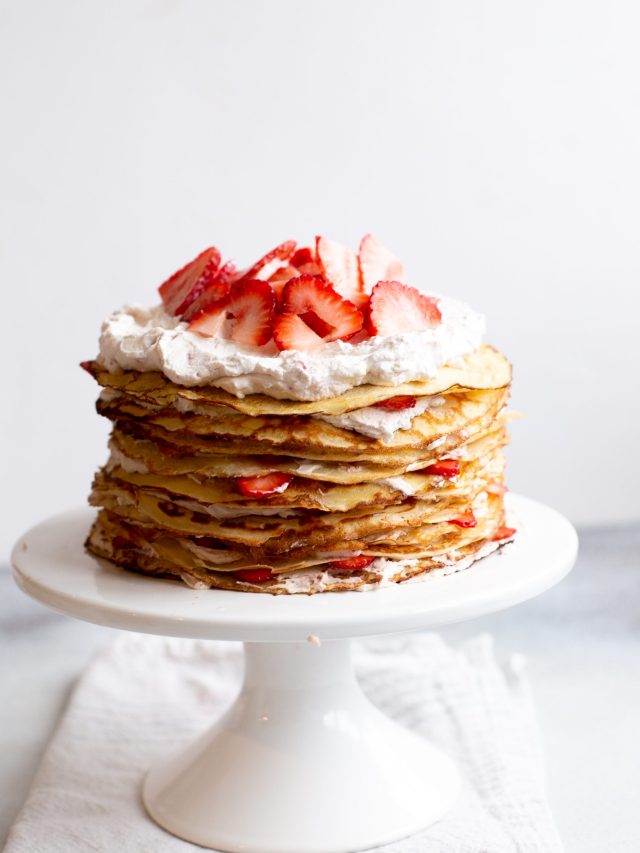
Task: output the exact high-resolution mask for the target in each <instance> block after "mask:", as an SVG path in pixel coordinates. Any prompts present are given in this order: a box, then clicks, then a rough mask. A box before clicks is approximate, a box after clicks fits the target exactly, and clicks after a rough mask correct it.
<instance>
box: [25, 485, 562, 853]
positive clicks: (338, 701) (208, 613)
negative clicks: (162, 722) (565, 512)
mask: <svg viewBox="0 0 640 853" xmlns="http://www.w3.org/2000/svg"><path fill="white" fill-rule="evenodd" d="M509 497H510V500H509V512H510V515H511V517H512V519H513V523H514V524H515V525H517V527H518V530H519V532H518V536H517V537H516V539H515V541H514V542H512V543H509V544H508V545H506V546H505V548H504V549H502V550H501V551H499V552H497V553H495V554H493V555H491V556H489V557H486V558H485V559H484V560H482V561H480V562H479V563H477V564H475V565H474V566H473V567H472V568H470V569H469V570H468V571H461V572H458V573H455V574H451V575H448V576H445V575H443V574H442V573H437V574H435V575H431V576H428V577H426V578H424V579H423V580H422V581H421V582H416V583H408V584H401V585H399V586H394V587H387V588H381V589H377V590H374V591H368V592H337V593H325V594H322V595H313V596H306V595H284V596H282V595H280V596H272V595H266V594H248V593H241V592H230V591H227V590H193V589H190V588H188V587H186V586H184V585H182V584H180V583H177V582H175V581H171V580H160V579H150V578H147V577H144V576H141V575H136V574H133V573H130V572H126V571H123V570H121V569H118V568H116V567H114V566H111V565H110V564H109V563H107V562H105V561H101V560H97V559H95V558H93V557H91V556H89V555H87V554H86V553H85V551H84V547H83V543H84V540H85V538H86V535H87V532H88V529H89V526H90V524H91V521H92V520H93V516H94V513H93V512H92V511H90V510H88V509H87V510H84V509H83V510H76V511H71V512H68V513H64V514H62V515H58V516H54V517H53V518H50V519H48V520H47V521H44V522H42V523H41V524H39V525H37V526H36V527H34V528H32V529H31V530H30V531H29V532H28V533H26V534H25V535H24V536H23V537H22V538H21V539H20V540H19V541H18V543H17V544H16V546H15V548H14V551H13V555H12V564H13V568H14V575H15V579H16V581H17V583H18V585H19V586H20V587H21V588H22V589H23V590H24V592H26V593H27V594H28V595H31V596H33V598H35V599H37V600H38V601H40V602H42V603H43V604H46V605H47V606H49V607H51V608H53V609H54V610H57V611H59V612H61V613H65V614H68V615H70V616H75V617H76V618H79V619H84V620H86V621H89V622H96V623H98V624H100V625H108V626H111V627H114V628H124V629H127V630H131V631H142V632H146V633H149V634H161V635H169V636H174V637H192V638H198V639H207V640H239V641H242V642H244V644H245V645H244V649H245V675H244V683H243V686H242V689H241V691H240V694H239V696H238V698H237V699H236V701H235V702H234V704H233V705H232V706H231V708H230V709H229V710H228V711H227V712H226V713H225V714H224V715H223V716H222V717H221V718H220V719H218V720H217V721H216V722H215V723H214V724H213V726H212V728H210V729H209V730H208V731H207V732H205V733H204V734H203V735H201V736H200V737H199V738H198V739H197V740H196V741H195V742H193V743H192V744H191V745H190V746H188V747H187V748H186V749H184V748H182V749H181V750H179V751H178V753H177V754H176V755H175V756H174V757H170V758H168V759H167V760H165V761H164V762H163V763H162V764H160V765H158V766H156V767H153V768H152V769H151V770H150V771H149V773H148V774H147V777H146V779H145V781H144V785H143V799H144V804H145V806H146V808H147V811H148V812H149V814H150V816H151V817H152V818H153V819H154V820H155V821H156V822H157V823H158V824H160V826H162V827H164V828H165V829H166V830H168V831H169V832H171V833H173V834H174V835H177V836H179V837H181V838H184V839H187V840H189V841H192V842H195V843H196V844H200V845H202V846H205V847H211V848H214V849H216V850H221V851H230V853H347V851H356V850H363V849H366V848H368V847H375V846H378V845H382V844H385V843H387V842H391V841H393V840H395V839H398V838H402V837H404V836H407V835H410V834H412V833H414V832H417V831H418V830H420V829H423V828H424V827H427V826H429V825H430V824H432V823H433V822H435V821H436V820H438V819H439V818H440V817H442V816H443V815H444V814H445V813H446V812H447V811H448V810H449V808H450V807H451V806H452V805H453V803H454V802H455V800H456V798H457V796H458V792H459V789H460V776H459V773H458V770H457V768H456V767H455V765H454V763H453V762H452V761H451V759H450V758H449V757H448V756H447V755H445V754H444V753H443V752H441V751H440V750H439V749H436V748H435V747H434V746H432V745H431V744H430V743H428V741H426V740H424V739H423V738H421V737H419V736H418V735H415V734H413V733H411V732H409V731H408V730H406V729H404V728H403V727H401V726H399V725H397V724H396V723H394V722H392V721H391V720H390V719H389V718H387V717H386V716H385V715H384V714H382V713H381V712H380V711H379V710H378V709H377V708H375V707H374V706H373V705H372V704H371V703H370V702H369V700H368V699H367V698H366V697H365V696H364V694H363V693H362V691H361V689H360V687H359V686H358V684H357V682H356V680H355V677H354V674H353V669H352V665H351V657H350V642H351V638H353V637H364V636H368V635H372V634H385V633H392V632H400V631H403V632H404V631H415V630H420V629H424V628H430V627H434V626H437V625H443V624H446V623H451V622H459V621H462V620H466V619H472V618H474V617H476V616H481V615H483V614H486V613H490V612H493V611H496V610H500V609H501V608H505V607H509V606H511V605H513V604H517V603H519V602H521V601H525V600H526V599H528V598H531V597H532V596H534V595H537V594H538V593H541V592H543V591H544V590H546V589H548V588H549V587H551V586H552V585H553V584H555V583H557V582H558V581H559V580H561V579H562V578H563V577H564V576H565V575H566V574H567V573H568V572H569V571H570V569H571V567H572V566H573V564H574V562H575V558H576V554H577V547H578V540H577V535H576V533H575V530H574V529H573V527H572V526H571V524H570V523H569V522H568V521H567V520H566V519H565V518H563V517H562V516H561V515H559V514H558V513H557V512H555V511H554V510H552V509H549V508H548V507H546V506H544V505H543V504H540V503H537V502H535V501H533V500H530V499H528V498H524V497H518V496H514V495H512V496H509Z"/></svg>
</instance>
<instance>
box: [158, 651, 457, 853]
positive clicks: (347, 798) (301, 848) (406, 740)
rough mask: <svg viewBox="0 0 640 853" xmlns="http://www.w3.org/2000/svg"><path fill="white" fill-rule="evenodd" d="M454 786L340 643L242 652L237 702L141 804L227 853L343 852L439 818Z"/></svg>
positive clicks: (166, 765)
mask: <svg viewBox="0 0 640 853" xmlns="http://www.w3.org/2000/svg"><path fill="white" fill-rule="evenodd" d="M459 788H460V777H459V774H458V771H457V769H456V767H455V765H454V764H453V762H452V761H451V759H449V758H448V757H447V756H446V755H444V754H443V753H442V752H440V751H439V750H438V749H436V748H435V747H433V746H431V745H430V744H429V743H428V742H427V741H425V740H423V739H422V738H420V737H418V736H417V735H415V734H413V733H411V732H409V731H408V730H406V729H404V728H402V727H401V726H399V725H397V724H396V723H394V722H392V721H391V720H390V719H388V718H387V717H385V715H384V714H382V713H381V712H380V711H378V710H377V708H375V707H374V706H373V705H372V704H371V703H370V702H369V700H368V699H367V698H366V696H365V695H364V693H363V692H362V690H361V689H360V687H359V685H358V683H357V682H356V680H355V677H354V673H353V668H352V665H351V654H350V641H348V640H333V641H327V642H323V643H322V645H320V646H317V645H313V644H312V643H245V678H244V684H243V687H242V690H241V692H240V695H239V696H238V698H237V699H236V701H235V703H234V704H233V705H232V707H231V708H230V709H229V710H228V711H227V712H226V714H224V716H223V717H222V718H221V719H220V720H218V722H217V723H215V725H214V726H213V728H211V729H210V730H209V731H207V732H206V733H205V734H204V735H202V736H201V737H199V738H198V739H197V740H196V741H195V742H194V743H193V744H191V745H190V746H189V747H188V748H187V749H186V750H183V751H182V752H180V753H179V754H178V755H177V756H175V757H174V758H172V759H170V760H169V761H165V762H163V763H162V764H160V765H159V766H157V767H154V768H152V769H151V771H150V772H149V774H148V775H147V777H146V780H145V783H144V790H143V799H144V803H145V806H146V808H147V811H148V812H149V814H150V815H151V817H152V818H153V819H154V820H155V821H156V822H157V823H159V824H160V826H162V827H164V828H165V829H167V830H168V831H169V832H171V833H173V834H174V835H177V836H179V837H180V838H185V839H187V840H188V841H193V842H195V843H196V844H201V845H203V846H205V847H213V848H214V849H216V850H223V851H228V853H247V851H251V853H346V851H355V850H363V849H365V848H368V847H374V846H377V845H380V844H385V843H387V842H390V841H393V840H395V839H398V838H402V837H404V836H406V835H410V834H411V833H413V832H416V831H417V830H419V829H422V828H423V827H426V826H429V825H430V824H432V823H433V822H434V821H436V820H438V819H439V818H440V817H442V815H443V814H445V812H447V811H448V810H449V808H450V807H451V805H452V804H453V803H454V801H455V799H456V797H457V795H458V792H459Z"/></svg>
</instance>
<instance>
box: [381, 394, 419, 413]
mask: <svg viewBox="0 0 640 853" xmlns="http://www.w3.org/2000/svg"><path fill="white" fill-rule="evenodd" d="M415 404H416V398H415V397H411V396H410V395H409V394H399V395H398V396H397V397H389V399H388V400H381V401H380V402H379V403H374V404H373V405H374V406H375V407H376V408H377V409H387V410H388V411H389V412H397V411H399V410H400V409H413V407H414V406H415Z"/></svg>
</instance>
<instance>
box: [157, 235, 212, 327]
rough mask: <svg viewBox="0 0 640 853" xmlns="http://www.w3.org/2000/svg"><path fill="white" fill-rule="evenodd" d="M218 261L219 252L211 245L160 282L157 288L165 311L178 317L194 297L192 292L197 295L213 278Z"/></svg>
mask: <svg viewBox="0 0 640 853" xmlns="http://www.w3.org/2000/svg"><path fill="white" fill-rule="evenodd" d="M220 261H221V256H220V252H219V251H218V250H217V249H216V248H215V246H211V247H210V248H209V249H205V250H204V252H201V253H200V254H199V255H198V257H197V258H195V259H194V260H193V261H190V262H189V263H188V264H187V265H186V266H184V267H182V269H179V270H178V272H175V273H174V274H173V275H172V276H171V278H168V279H167V280H166V281H165V282H164V284H161V285H160V287H159V288H158V290H159V292H160V298H161V299H162V303H163V305H164V307H165V308H166V310H167V312H168V313H169V314H174V315H175V316H178V317H179V316H180V315H181V314H182V313H183V311H185V310H186V309H187V308H188V307H189V305H190V304H191V302H192V301H193V298H195V297H193V298H191V294H192V292H194V290H195V291H196V296H198V295H199V294H200V292H201V291H202V289H203V288H204V287H206V285H207V284H208V283H209V282H210V281H211V279H213V277H214V276H215V274H216V272H217V271H218V268H219V266H220Z"/></svg>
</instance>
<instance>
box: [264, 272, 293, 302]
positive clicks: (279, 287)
mask: <svg viewBox="0 0 640 853" xmlns="http://www.w3.org/2000/svg"><path fill="white" fill-rule="evenodd" d="M299 275H300V270H297V269H296V268H295V267H290V266H286V267H280V268H279V269H277V270H276V271H275V272H274V273H273V275H272V276H270V278H269V284H270V285H271V287H272V288H273V289H274V291H275V294H276V296H277V297H278V299H280V297H281V296H282V291H283V289H284V286H285V284H286V283H287V282H288V281H291V279H292V278H297V277H298V276H299Z"/></svg>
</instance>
